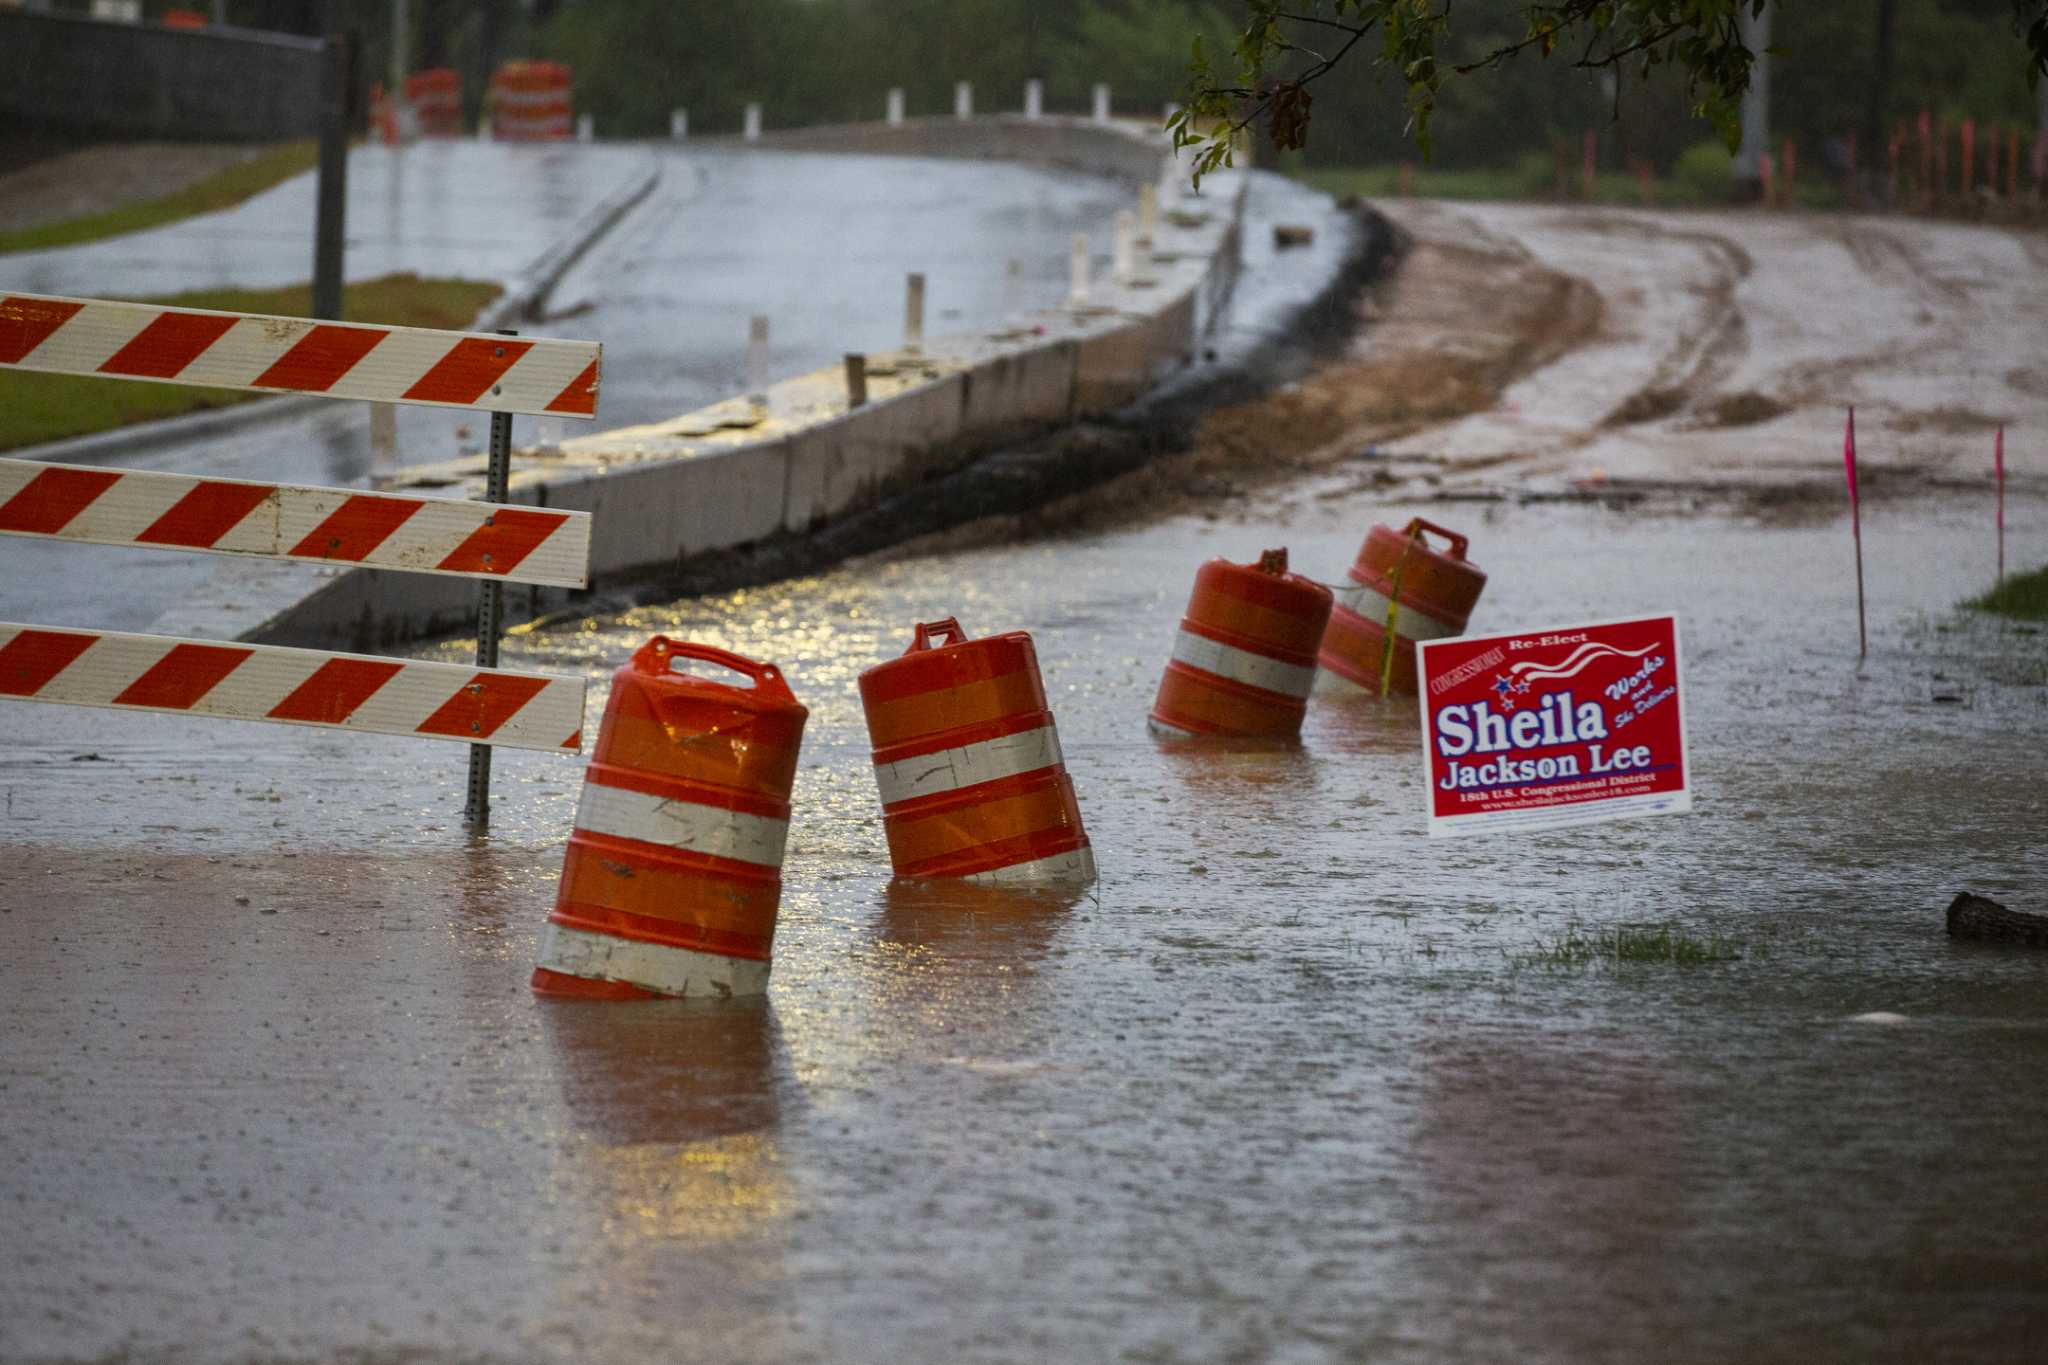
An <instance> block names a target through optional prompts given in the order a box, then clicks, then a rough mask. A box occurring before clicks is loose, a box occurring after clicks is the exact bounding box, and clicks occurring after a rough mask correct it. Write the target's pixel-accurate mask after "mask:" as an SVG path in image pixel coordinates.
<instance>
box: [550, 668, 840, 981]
mask: <svg viewBox="0 0 2048 1365" xmlns="http://www.w3.org/2000/svg"><path fill="white" fill-rule="evenodd" d="M677 660H698V661H702V662H706V663H713V664H718V665H720V666H722V667H724V668H729V669H731V670H733V671H734V672H736V673H740V674H743V675H745V676H746V677H748V678H750V679H751V680H752V683H753V685H752V686H751V687H736V686H733V685H731V684H729V683H723V682H714V681H712V680H710V679H707V678H701V677H694V676H690V675H687V674H679V673H676V672H675V671H674V663H675V661H677ZM809 714H810V713H809V712H808V711H806V710H805V709H804V707H803V705H802V704H801V703H800V702H798V701H797V699H796V698H795V697H794V696H792V695H791V694H790V690H789V686H788V684H787V683H785V682H783V680H782V675H781V673H780V672H778V671H777V670H776V668H775V666H774V665H773V664H763V663H756V662H755V661H753V660H752V659H746V658H742V657H741V656H739V655H737V654H731V653H728V652H726V651H725V650H722V649H714V648H712V647H711V646H709V645H696V644H686V643H682V642H680V641H675V640H670V639H668V638H667V637H666V636H660V635H657V636H656V637H654V639H652V640H650V641H648V642H647V643H646V644H645V645H643V646H641V648H640V650H639V652H638V653H636V654H634V656H633V661H632V662H631V663H629V664H628V665H627V666H626V667H624V668H622V669H620V670H619V671H618V672H617V673H616V674H614V675H613V676H612V695H611V700H610V701H609V702H608V703H607V704H606V706H605V711H604V724H603V727H602V728H601V729H600V730H599V731H598V735H597V747H596V748H595V749H594V750H593V751H592V754H591V760H590V769H589V771H588V772H587V773H586V774H585V775H584V779H583V799H582V802H581V804H580V805H578V806H577V808H576V829H575V832H574V833H573V834H571V835H570V837H569V848H568V852H567V853H566V854H564V855H563V859H562V884H561V889H560V891H559V892H558V893H557V896H556V900H555V911H554V913H553V914H552V915H550V916H548V924H547V929H546V931H545V932H544V934H543V936H542V939H541V947H540V965H539V966H538V967H537V968H536V969H535V970H534V973H533V988H534V990H536V991H538V992H540V993H542V994H544V995H573V996H582V997H586V998H595V999H606V1000H635V999H644V998H647V997H649V996H736V995H759V994H760V993H761V992H763V991H765V990H766V989H767V988H768V964H769V953H770V949H771V947H772V946H773V944H774V941H775V916H776V911H777V910H778V909H779V908H780V905H781V900H782V852H783V846H784V844H785V842H786V841H787V839H788V836H789V792H790V786H791V784H792V782H794V780H795V778H796V762H797V751H798V748H799V746H800V745H801V744H802V742H803V733H804V721H805V719H806V718H807V717H808V716H809Z"/></svg>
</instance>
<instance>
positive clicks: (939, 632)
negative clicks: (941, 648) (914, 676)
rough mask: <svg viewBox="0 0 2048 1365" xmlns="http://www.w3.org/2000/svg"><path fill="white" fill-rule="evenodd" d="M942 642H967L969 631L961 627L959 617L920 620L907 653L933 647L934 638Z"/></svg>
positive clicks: (950, 643)
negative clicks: (940, 619)
mask: <svg viewBox="0 0 2048 1365" xmlns="http://www.w3.org/2000/svg"><path fill="white" fill-rule="evenodd" d="M934 639H937V640H938V641H939V643H940V644H949V645H961V644H966V643H967V632H966V631H965V630H964V629H962V628H961V625H960V622H959V619H958V618H957V617H952V616H948V617H946V618H945V619H944V620H942V621H919V622H918V623H917V633H916V635H915V636H914V637H913V638H912V639H911V641H910V648H909V649H906V650H904V651H903V652H904V653H905V654H916V653H917V652H918V651H920V650H926V649H931V648H933V647H934V646H933V643H932V642H933V640H934Z"/></svg>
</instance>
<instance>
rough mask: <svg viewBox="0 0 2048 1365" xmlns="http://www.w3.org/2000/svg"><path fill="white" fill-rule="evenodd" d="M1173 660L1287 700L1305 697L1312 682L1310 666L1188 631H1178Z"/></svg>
mask: <svg viewBox="0 0 2048 1365" xmlns="http://www.w3.org/2000/svg"><path fill="white" fill-rule="evenodd" d="M1173 657H1174V661H1175V662H1176V663H1183V664H1186V665H1187V666H1188V667H1190V668H1199V669H1201V670H1202V671H1203V672H1204V673H1213V674H1215V675H1216V676H1217V677H1219V678H1228V679H1230V681H1232V682H1238V683H1243V684H1244V685H1245V686H1246V687H1256V688H1260V689H1262V690H1264V691H1267V692H1278V693H1280V694H1281V695H1282V696H1287V697H1307V696H1308V694H1309V689H1310V688H1311V687H1313V686H1314V685H1315V681H1316V670H1315V666H1314V665H1313V664H1310V665H1306V666H1305V665H1302V664H1290V663H1286V662H1283V661H1282V660H1279V659H1269V658H1267V657H1266V656H1265V655H1263V654H1254V653H1252V652H1251V651H1250V650H1248V649H1239V648H1237V647H1236V646H1235V645H1226V644H1224V643H1223V642H1222V641H1220V640H1212V639H1210V638H1209V637H1208V636H1206V635H1197V634H1195V633H1194V632H1193V631H1191V630H1183V631H1181V633H1180V635H1179V636H1178V637H1177V638H1176V639H1175V640H1174V642H1173Z"/></svg>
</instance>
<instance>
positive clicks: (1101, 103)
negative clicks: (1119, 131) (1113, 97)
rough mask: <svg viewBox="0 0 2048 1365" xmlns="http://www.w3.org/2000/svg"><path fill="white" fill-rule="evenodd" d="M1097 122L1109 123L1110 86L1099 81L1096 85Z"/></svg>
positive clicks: (1095, 113)
mask: <svg viewBox="0 0 2048 1365" xmlns="http://www.w3.org/2000/svg"><path fill="white" fill-rule="evenodd" d="M1094 115H1095V121H1096V122H1097V123H1107V122H1109V86H1108V85H1106V84H1104V83H1102V82H1100V81H1098V82H1096V85H1095V109H1094Z"/></svg>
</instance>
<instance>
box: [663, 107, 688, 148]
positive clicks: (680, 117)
mask: <svg viewBox="0 0 2048 1365" xmlns="http://www.w3.org/2000/svg"><path fill="white" fill-rule="evenodd" d="M668 135H669V136H670V137H671V138H673V139H675V140H676V141H677V142H681V141H683V140H684V139H685V138H687V137H689V135H690V111H689V110H687V109H671V110H669V114H668Z"/></svg>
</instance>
